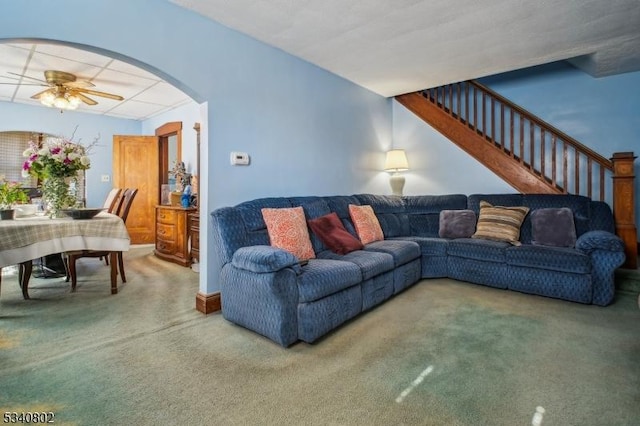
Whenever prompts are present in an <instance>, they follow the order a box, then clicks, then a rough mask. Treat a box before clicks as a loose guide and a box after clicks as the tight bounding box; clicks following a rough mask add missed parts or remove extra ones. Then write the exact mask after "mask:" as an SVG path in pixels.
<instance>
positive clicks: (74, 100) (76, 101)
mask: <svg viewBox="0 0 640 426" xmlns="http://www.w3.org/2000/svg"><path fill="white" fill-rule="evenodd" d="M68 100H69V106H68V108H69V109H76V108H78V106H80V102H82V101H81V100H80V98H79V97H77V96H75V95H71V96H69V98H68Z"/></svg>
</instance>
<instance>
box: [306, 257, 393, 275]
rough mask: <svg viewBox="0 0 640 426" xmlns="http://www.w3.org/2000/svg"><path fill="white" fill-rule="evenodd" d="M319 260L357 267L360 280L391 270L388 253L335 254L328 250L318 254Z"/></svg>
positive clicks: (391, 264) (391, 261)
mask: <svg viewBox="0 0 640 426" xmlns="http://www.w3.org/2000/svg"><path fill="white" fill-rule="evenodd" d="M318 258H320V259H334V260H343V261H345V262H351V263H355V264H356V265H358V267H359V268H360V272H362V279H363V280H368V279H369V278H373V277H375V276H377V275H380V274H382V273H385V272H388V271H390V270H392V269H393V266H394V264H393V256H391V255H390V254H388V253H380V252H372V251H365V250H356V251H352V252H351V253H347V254H337V253H334V252H332V251H330V250H325V251H323V252H320V253H318Z"/></svg>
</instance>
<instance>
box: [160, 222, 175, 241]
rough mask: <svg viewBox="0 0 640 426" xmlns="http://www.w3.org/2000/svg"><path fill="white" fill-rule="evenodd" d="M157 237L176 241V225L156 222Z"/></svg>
mask: <svg viewBox="0 0 640 426" xmlns="http://www.w3.org/2000/svg"><path fill="white" fill-rule="evenodd" d="M156 238H157V239H158V240H162V241H165V242H171V243H175V242H176V226H175V225H165V224H163V223H158V224H156Z"/></svg>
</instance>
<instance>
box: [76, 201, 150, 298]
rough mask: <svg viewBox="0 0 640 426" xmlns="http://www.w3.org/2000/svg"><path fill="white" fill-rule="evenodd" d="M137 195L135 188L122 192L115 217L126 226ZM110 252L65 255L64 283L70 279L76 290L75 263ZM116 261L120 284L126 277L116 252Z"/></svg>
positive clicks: (91, 251) (119, 255)
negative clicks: (120, 279) (84, 258)
mask: <svg viewBox="0 0 640 426" xmlns="http://www.w3.org/2000/svg"><path fill="white" fill-rule="evenodd" d="M137 193H138V189H137V188H128V189H124V190H123V191H122V196H121V200H120V203H119V206H118V210H117V213H116V214H117V215H118V216H120V218H121V219H122V221H123V222H124V223H125V224H126V223H127V217H128V216H129V211H130V210H131V205H132V204H133V200H134V198H135V197H136V194H137ZM110 253H111V252H109V251H103V250H82V251H74V252H67V253H65V256H64V257H65V265H66V266H67V278H66V281H67V282H69V279H71V291H75V290H76V283H77V281H78V277H77V274H76V261H77V260H78V259H80V258H83V257H106V258H108V257H109V255H110ZM117 259H118V265H117V268H118V273H119V274H120V277H121V278H122V282H123V283H126V282H127V277H126V275H125V273H124V261H123V259H122V252H121V251H119V252H117Z"/></svg>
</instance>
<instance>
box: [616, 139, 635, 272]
mask: <svg viewBox="0 0 640 426" xmlns="http://www.w3.org/2000/svg"><path fill="white" fill-rule="evenodd" d="M635 159H636V157H635V156H634V155H633V152H616V153H615V154H613V157H612V158H611V161H612V162H613V216H614V219H615V222H616V234H617V235H618V236H619V237H620V238H622V241H624V248H625V249H624V251H625V254H626V256H627V260H626V261H625V263H624V265H622V266H623V267H624V268H629V269H637V268H638V232H637V230H636V214H635V205H636V204H635V203H636V202H635V190H634V179H635V174H634V161H635Z"/></svg>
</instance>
